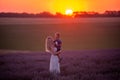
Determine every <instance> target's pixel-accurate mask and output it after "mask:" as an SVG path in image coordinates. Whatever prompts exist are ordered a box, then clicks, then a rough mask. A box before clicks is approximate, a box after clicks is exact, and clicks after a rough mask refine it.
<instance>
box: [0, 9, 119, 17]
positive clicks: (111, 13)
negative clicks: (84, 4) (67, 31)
mask: <svg viewBox="0 0 120 80" xmlns="http://www.w3.org/2000/svg"><path fill="white" fill-rule="evenodd" d="M0 17H16V18H71V17H75V18H79V17H120V11H105V12H104V13H101V14H100V13H98V12H86V11H80V12H73V14H72V15H65V14H61V13H59V12H57V13H56V14H52V13H50V12H41V13H37V14H30V13H13V12H8V13H4V12H1V13H0Z"/></svg>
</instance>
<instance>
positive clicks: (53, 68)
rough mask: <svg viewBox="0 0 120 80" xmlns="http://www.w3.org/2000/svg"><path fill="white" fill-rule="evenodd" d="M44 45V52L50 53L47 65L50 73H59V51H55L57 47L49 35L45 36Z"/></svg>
mask: <svg viewBox="0 0 120 80" xmlns="http://www.w3.org/2000/svg"><path fill="white" fill-rule="evenodd" d="M45 47H46V52H49V53H51V58H50V66H49V70H50V73H51V74H53V75H58V74H60V63H59V58H58V56H57V55H58V54H59V53H60V52H57V48H55V46H54V40H53V38H52V37H51V36H48V37H47V38H46V44H45Z"/></svg>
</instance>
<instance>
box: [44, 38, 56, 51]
mask: <svg viewBox="0 0 120 80" xmlns="http://www.w3.org/2000/svg"><path fill="white" fill-rule="evenodd" d="M53 45H54V43H53V38H52V37H51V36H48V37H47V38H46V41H45V51H46V52H51V47H52V46H53Z"/></svg>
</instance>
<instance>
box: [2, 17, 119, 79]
mask: <svg viewBox="0 0 120 80" xmlns="http://www.w3.org/2000/svg"><path fill="white" fill-rule="evenodd" d="M55 32H60V33H61V39H62V42H63V44H62V49H63V53H62V55H61V56H62V58H63V60H62V62H61V75H60V76H59V77H58V78H55V79H53V78H52V77H51V75H50V74H49V60H50V54H49V53H46V52H45V46H44V45H45V38H46V37H47V36H49V35H51V36H54V33H55ZM0 80H120V18H78V19H77V18H75V19H74V18H73V19H59V18H55V19H54V18H0Z"/></svg>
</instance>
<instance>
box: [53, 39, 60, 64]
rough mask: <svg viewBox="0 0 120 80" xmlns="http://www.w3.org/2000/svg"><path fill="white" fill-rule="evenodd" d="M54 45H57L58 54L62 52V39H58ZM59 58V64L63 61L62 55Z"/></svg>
mask: <svg viewBox="0 0 120 80" xmlns="http://www.w3.org/2000/svg"><path fill="white" fill-rule="evenodd" d="M54 43H55V47H56V48H57V51H56V52H58V51H60V50H61V44H62V41H61V40H60V39H56V40H55V41H54ZM58 58H59V62H60V61H61V58H60V55H59V54H58Z"/></svg>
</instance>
